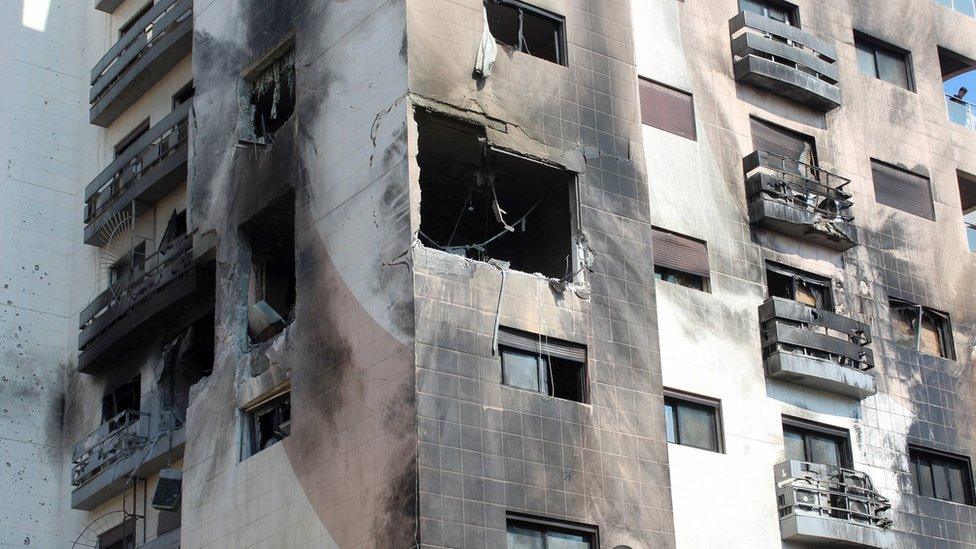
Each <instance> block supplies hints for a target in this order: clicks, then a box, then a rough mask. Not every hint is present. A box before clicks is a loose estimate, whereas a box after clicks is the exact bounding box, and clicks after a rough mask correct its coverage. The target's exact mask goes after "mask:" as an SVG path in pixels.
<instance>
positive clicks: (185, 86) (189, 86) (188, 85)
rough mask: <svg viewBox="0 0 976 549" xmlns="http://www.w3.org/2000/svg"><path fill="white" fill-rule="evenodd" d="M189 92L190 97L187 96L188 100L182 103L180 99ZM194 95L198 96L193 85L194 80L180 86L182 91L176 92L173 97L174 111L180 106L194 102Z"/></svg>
mask: <svg viewBox="0 0 976 549" xmlns="http://www.w3.org/2000/svg"><path fill="white" fill-rule="evenodd" d="M187 92H189V93H190V95H189V96H187V97H186V99H183V100H182V101H180V97H181V96H183V95H185V94H186V93H187ZM194 95H196V87H195V86H194V85H193V79H192V78H191V79H190V81H189V82H187V83H186V84H183V85H182V86H180V89H178V90H176V92H174V93H173V95H172V96H171V100H172V104H173V107H172V110H176V109H177V108H178V107H179V106H180V105H182V104H184V103H188V102H190V101H192V100H193V96H194Z"/></svg>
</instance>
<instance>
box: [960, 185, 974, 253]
mask: <svg viewBox="0 0 976 549" xmlns="http://www.w3.org/2000/svg"><path fill="white" fill-rule="evenodd" d="M956 177H957V178H958V180H959V204H960V206H961V207H962V221H963V226H964V227H965V228H966V241H967V242H968V243H969V251H971V252H976V175H970V174H968V173H963V172H956Z"/></svg>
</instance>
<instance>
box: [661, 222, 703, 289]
mask: <svg viewBox="0 0 976 549" xmlns="http://www.w3.org/2000/svg"><path fill="white" fill-rule="evenodd" d="M651 236H652V244H653V250H654V276H655V278H657V279H658V280H663V281H665V282H670V283H672V284H678V285H680V286H685V287H687V288H694V289H696V290H700V291H703V292H707V291H708V290H709V288H708V275H709V267H708V248H707V246H706V244H705V242H703V241H701V240H695V239H693V238H689V237H687V236H683V235H680V234H677V233H672V232H670V231H665V230H663V229H658V228H656V227H655V228H653V230H652V233H651Z"/></svg>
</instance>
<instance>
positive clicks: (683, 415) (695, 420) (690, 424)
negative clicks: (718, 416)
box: [678, 403, 718, 452]
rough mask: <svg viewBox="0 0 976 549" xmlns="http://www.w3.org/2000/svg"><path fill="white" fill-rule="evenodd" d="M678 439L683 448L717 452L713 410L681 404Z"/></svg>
mask: <svg viewBox="0 0 976 549" xmlns="http://www.w3.org/2000/svg"><path fill="white" fill-rule="evenodd" d="M678 438H679V440H681V444H683V445H685V446H694V447H695V448H702V449H705V450H712V451H713V452H717V451H718V438H717V425H716V424H715V410H714V409H712V408H708V407H705V406H695V405H693V404H687V403H682V405H681V407H680V409H679V410H678Z"/></svg>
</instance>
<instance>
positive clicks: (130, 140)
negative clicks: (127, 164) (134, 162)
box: [115, 118, 149, 158]
mask: <svg viewBox="0 0 976 549" xmlns="http://www.w3.org/2000/svg"><path fill="white" fill-rule="evenodd" d="M147 131H149V119H148V118H147V119H145V120H143V121H142V122H140V123H139V125H138V126H136V127H135V128H133V130H132V131H130V132H129V133H128V134H126V136H125V137H123V138H122V139H121V140H119V142H118V143H116V145H115V158H118V157H120V156H122V153H124V152H125V151H126V149H128V148H129V147H131V146H132V145H133V144H134V143H135V142H136V141H137V140H138V139H139V138H140V137H142V135H143V134H144V133H146V132H147Z"/></svg>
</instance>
